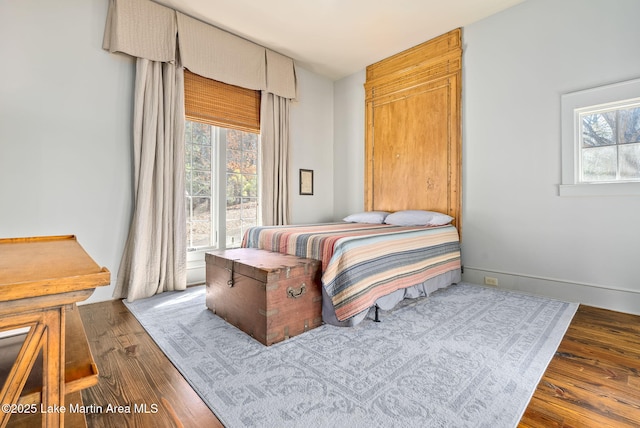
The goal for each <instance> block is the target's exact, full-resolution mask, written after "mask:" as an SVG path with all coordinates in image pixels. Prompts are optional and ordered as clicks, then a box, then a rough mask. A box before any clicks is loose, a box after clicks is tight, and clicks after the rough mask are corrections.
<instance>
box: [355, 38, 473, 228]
mask: <svg viewBox="0 0 640 428" xmlns="http://www.w3.org/2000/svg"><path fill="white" fill-rule="evenodd" d="M461 72H462V44H461V30H460V29H456V30H454V31H451V32H449V33H447V34H444V35H442V36H440V37H437V38H435V39H433V40H430V41H428V42H425V43H423V44H421V45H418V46H415V47H413V48H411V49H408V50H406V51H404V52H400V53H399V54H396V55H394V56H392V57H389V58H387V59H384V60H382V61H380V62H377V63H375V64H372V65H370V66H368V67H367V78H366V82H365V103H366V109H365V118H366V128H365V156H366V159H365V209H366V210H368V211H371V210H383V211H399V210H405V209H423V210H432V211H439V212H443V213H447V214H449V215H450V216H452V217H454V219H455V220H454V224H455V225H456V227H457V228H458V230H459V231H460V226H461V224H462V222H461V214H462V213H461V198H462V193H461V151H462V150H461V149H462V136H461V130H460V129H461V128H460V98H461Z"/></svg>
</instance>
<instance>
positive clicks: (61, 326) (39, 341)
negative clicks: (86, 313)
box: [0, 236, 111, 427]
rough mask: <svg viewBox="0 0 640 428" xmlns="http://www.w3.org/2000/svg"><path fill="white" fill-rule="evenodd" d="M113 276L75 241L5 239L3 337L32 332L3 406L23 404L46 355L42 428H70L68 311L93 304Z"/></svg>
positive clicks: (0, 270)
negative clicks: (92, 298) (23, 330)
mask: <svg viewBox="0 0 640 428" xmlns="http://www.w3.org/2000/svg"><path fill="white" fill-rule="evenodd" d="M110 277H111V275H110V273H109V271H108V270H107V269H105V268H101V267H100V266H98V265H97V264H96V263H95V262H94V261H93V259H91V257H90V256H89V255H88V254H87V253H86V252H85V251H84V249H83V248H82V247H81V246H80V244H78V242H77V240H76V238H75V236H52V237H37V238H9V239H0V332H4V331H11V330H15V329H18V328H24V327H27V328H28V329H29V330H28V332H26V336H25V337H24V341H23V342H22V346H21V347H20V349H19V351H18V354H17V357H16V359H15V362H14V363H13V365H12V366H11V367H10V368H9V369H8V370H7V375H6V379H5V381H4V385H3V387H2V390H1V391H0V403H1V404H15V405H16V406H17V405H18V402H19V400H20V396H21V394H22V393H23V389H24V386H25V384H26V383H27V379H28V378H29V374H30V373H31V372H32V371H33V370H32V369H33V368H34V365H35V363H36V361H38V356H39V354H40V352H42V383H41V385H42V387H41V393H40V403H41V405H40V406H39V407H38V409H44V410H45V411H44V412H43V413H42V426H43V427H61V426H64V414H65V412H64V411H62V410H61V409H62V406H64V405H65V400H64V397H65V394H66V392H67V391H66V389H65V376H66V372H67V371H68V368H67V370H65V366H66V363H67V360H66V358H65V336H66V335H67V336H68V335H69V332H68V331H67V328H66V325H65V318H66V315H65V312H66V311H67V310H69V309H73V307H74V305H75V303H76V302H79V301H82V300H85V299H87V298H88V297H89V296H90V295H91V294H92V293H93V290H94V289H95V287H97V286H103V285H108V284H109V283H110ZM80 325H82V323H80ZM80 334H84V332H82V333H80ZM71 336H74V337H75V335H74V334H71ZM84 340H85V341H86V336H85V337H84ZM95 374H96V375H97V373H95ZM3 410H4V409H3ZM10 416H11V413H10V412H9V413H8V412H5V411H0V427H5V426H6V425H7V424H8V422H9V418H10Z"/></svg>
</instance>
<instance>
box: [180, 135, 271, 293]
mask: <svg viewBox="0 0 640 428" xmlns="http://www.w3.org/2000/svg"><path fill="white" fill-rule="evenodd" d="M209 126H213V125H209ZM213 128H214V129H215V132H212V135H211V188H212V189H215V190H214V191H213V194H214V195H217V198H212V200H211V216H212V233H213V241H214V242H213V243H212V245H211V246H210V247H201V248H198V249H196V250H191V251H187V260H186V261H187V270H199V269H201V268H202V267H204V266H205V254H206V253H207V252H209V251H213V250H222V249H226V248H227V246H226V242H227V236H226V218H225V216H222V215H220V212H221V210H222V209H223V207H225V206H226V198H227V183H226V180H225V179H223V177H224V176H225V173H224V171H226V165H227V129H226V128H224V127H222V126H213ZM260 152H261V145H260V135H259V134H258V152H257V156H258V159H261V153H260ZM261 167H262V165H261V164H260V162H258V165H257V174H258V177H260V174H261V171H260V170H261ZM261 186H262V182H261V181H260V180H258V207H257V210H258V212H260V209H261V206H260V205H261V201H260V194H261ZM258 225H261V218H260V216H259V215H258ZM188 276H190V277H191V279H188V280H187V283H189V284H192V283H199V282H202V280H203V278H202V277H201V276H200V275H195V276H191V275H189V273H188ZM193 278H195V279H193Z"/></svg>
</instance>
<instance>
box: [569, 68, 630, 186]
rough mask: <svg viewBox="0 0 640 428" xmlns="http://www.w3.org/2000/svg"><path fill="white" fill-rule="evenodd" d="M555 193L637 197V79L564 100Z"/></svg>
mask: <svg viewBox="0 0 640 428" xmlns="http://www.w3.org/2000/svg"><path fill="white" fill-rule="evenodd" d="M559 194H560V196H615V195H618V196H623V195H640V80H630V81H627V82H622V83H617V84H613V85H607V86H600V87H598V88H594V89H588V90H584V91H579V92H572V93H569V94H565V95H563V96H562V184H561V185H560V187H559Z"/></svg>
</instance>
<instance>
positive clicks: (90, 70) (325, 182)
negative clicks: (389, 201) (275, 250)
mask: <svg viewBox="0 0 640 428" xmlns="http://www.w3.org/2000/svg"><path fill="white" fill-rule="evenodd" d="M107 5H108V2H107V1H106V0H60V1H56V2H49V1H41V0H20V1H4V0H3V1H0V54H1V55H2V62H3V65H2V67H0V237H21V236H42V235H60V234H65V235H66V234H75V235H77V237H78V240H79V242H80V243H81V244H82V246H83V247H84V248H85V249H86V250H87V252H88V253H89V254H90V255H91V256H92V257H93V258H94V260H95V261H96V262H97V263H98V264H100V265H101V266H105V267H106V268H107V269H109V271H110V272H111V278H112V285H111V286H110V287H100V288H98V289H97V290H96V292H95V293H94V295H93V296H92V297H91V298H90V299H89V300H87V302H95V301H100V300H108V299H111V294H112V292H113V285H114V284H115V279H116V275H117V272H118V266H119V264H120V258H121V256H122V249H123V247H124V242H125V240H126V236H127V233H128V228H129V221H130V217H131V209H132V157H131V121H132V103H133V95H132V94H133V82H134V72H135V65H134V61H133V59H131V58H129V57H127V56H124V55H113V54H109V53H108V52H106V51H104V50H103V49H102V36H103V31H104V24H105V20H106V13H107ZM297 77H298V85H299V100H298V102H297V103H296V104H295V105H294V106H293V107H292V113H291V122H292V123H291V135H292V147H291V154H292V162H291V167H292V168H291V172H292V177H291V186H292V188H293V189H292V190H293V191H294V192H295V194H294V196H293V198H292V202H293V207H292V217H293V220H294V221H295V222H299V223H301V222H315V221H326V220H330V219H331V218H332V216H333V174H332V163H333V151H332V147H333V84H332V82H331V81H330V80H328V79H326V78H324V77H320V76H318V75H315V74H313V73H311V72H308V71H306V70H303V69H297ZM299 168H306V169H313V170H314V171H315V179H316V186H315V194H314V195H313V196H298V195H297V189H298V187H297V186H298V178H297V177H298V175H297V172H298V169H299Z"/></svg>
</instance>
